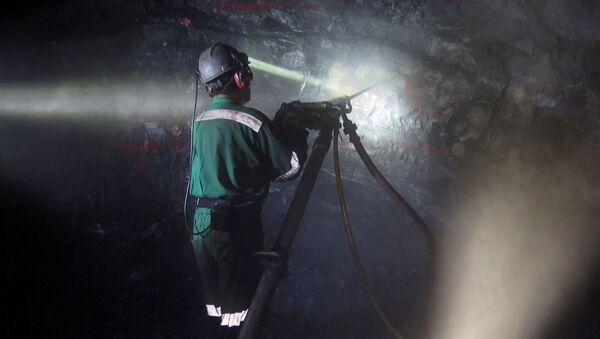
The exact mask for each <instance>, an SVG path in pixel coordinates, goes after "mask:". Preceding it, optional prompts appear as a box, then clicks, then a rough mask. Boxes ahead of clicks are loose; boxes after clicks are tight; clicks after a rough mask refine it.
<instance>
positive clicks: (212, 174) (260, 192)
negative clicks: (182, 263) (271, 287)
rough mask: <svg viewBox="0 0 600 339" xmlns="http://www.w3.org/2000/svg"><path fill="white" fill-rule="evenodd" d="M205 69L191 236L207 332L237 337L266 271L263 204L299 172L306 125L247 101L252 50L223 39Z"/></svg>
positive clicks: (196, 124) (202, 62)
mask: <svg viewBox="0 0 600 339" xmlns="http://www.w3.org/2000/svg"><path fill="white" fill-rule="evenodd" d="M198 73H199V77H200V81H201V82H202V84H203V85H204V87H205V89H206V91H207V93H208V95H209V96H210V97H211V98H212V102H211V103H210V104H209V105H208V106H207V107H205V108H204V109H203V110H202V111H201V112H199V113H198V115H197V116H196V117H195V119H194V121H193V126H192V128H193V134H192V150H191V152H192V154H191V164H192V165H191V174H190V186H189V194H190V195H191V196H192V201H193V203H194V204H195V207H196V209H195V213H194V222H193V232H192V233H193V235H192V243H193V248H194V254H195V257H196V262H197V264H198V267H199V269H200V273H201V277H202V278H201V283H202V287H201V288H202V292H203V298H204V302H205V303H206V313H207V315H208V319H209V322H208V326H207V327H206V328H205V332H206V333H204V337H206V338H234V337H235V336H236V335H237V333H238V331H239V328H240V326H241V324H242V322H243V321H244V319H245V317H246V315H247V312H248V306H249V305H250V301H251V300H252V296H253V294H254V291H255V289H256V286H257V284H258V281H259V279H260V275H261V273H262V269H261V267H260V266H259V265H258V264H257V263H256V261H255V260H254V258H253V254H254V253H256V252H258V251H261V250H263V231H262V223H261V208H262V205H263V202H264V200H265V197H266V195H267V193H268V191H269V184H270V182H271V181H287V180H291V179H293V178H295V177H296V176H298V174H299V173H300V170H301V167H302V163H303V161H304V159H305V158H306V149H307V143H306V136H307V134H308V133H307V132H306V130H305V129H303V128H301V127H298V126H297V125H294V126H282V127H281V128H275V127H274V125H273V124H272V122H271V121H270V120H269V119H268V118H267V117H266V116H265V115H264V114H263V113H261V112H260V111H258V110H256V109H253V108H250V107H247V106H245V104H246V103H247V102H248V101H250V87H251V83H252V71H251V69H250V66H249V61H248V56H247V55H246V54H245V53H242V52H239V51H237V50H236V49H235V48H233V47H231V46H229V45H226V44H222V43H217V44H214V45H212V46H211V47H209V48H208V49H206V50H205V51H204V52H202V54H201V55H200V58H199V66H198Z"/></svg>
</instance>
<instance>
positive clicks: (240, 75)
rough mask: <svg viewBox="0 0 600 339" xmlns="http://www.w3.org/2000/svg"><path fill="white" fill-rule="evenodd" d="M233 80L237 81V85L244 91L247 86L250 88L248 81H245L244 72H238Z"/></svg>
mask: <svg viewBox="0 0 600 339" xmlns="http://www.w3.org/2000/svg"><path fill="white" fill-rule="evenodd" d="M233 80H235V84H236V85H237V87H238V88H239V89H244V88H246V86H248V83H247V82H246V79H244V76H243V72H242V70H239V71H236V72H235V73H234V74H233Z"/></svg>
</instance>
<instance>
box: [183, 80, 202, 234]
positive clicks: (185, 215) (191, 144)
mask: <svg viewBox="0 0 600 339" xmlns="http://www.w3.org/2000/svg"><path fill="white" fill-rule="evenodd" d="M199 79H200V76H199V74H198V73H196V96H195V98H194V112H193V113H192V123H191V124H190V161H189V169H190V172H189V175H188V180H187V185H186V188H185V198H184V199H183V220H184V224H185V231H186V232H187V233H188V234H189V235H190V236H193V234H194V231H193V230H191V229H190V226H189V225H188V218H187V201H188V197H189V194H190V182H191V181H192V157H193V155H194V153H193V152H194V121H196V109H197V108H198V84H199Z"/></svg>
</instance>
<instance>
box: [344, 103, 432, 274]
mask: <svg viewBox="0 0 600 339" xmlns="http://www.w3.org/2000/svg"><path fill="white" fill-rule="evenodd" d="M342 120H343V122H344V133H346V134H348V135H349V136H350V142H352V144H353V145H354V148H355V149H356V152H357V153H358V156H359V157H360V159H361V160H362V162H363V163H364V164H365V166H366V167H367V169H368V170H369V172H370V173H371V175H372V176H373V178H374V179H375V181H376V182H377V183H378V184H379V185H380V186H381V187H382V188H383V189H384V190H385V191H386V192H387V193H388V194H389V195H390V196H391V197H392V198H393V199H394V200H395V201H396V202H397V203H398V204H399V205H400V207H401V208H402V209H403V210H404V211H405V212H406V213H407V214H408V215H409V216H410V218H411V219H412V220H413V222H414V223H416V224H417V225H418V226H419V228H420V229H421V231H423V233H424V234H425V237H426V241H427V246H428V247H429V251H430V252H429V253H430V255H429V265H428V266H429V271H430V273H432V272H434V270H435V269H434V267H435V264H436V244H435V238H434V236H433V232H432V231H431V228H430V227H429V226H428V225H427V223H426V222H425V220H423V218H422V217H421V216H420V215H419V213H417V211H415V209H414V208H412V206H410V204H409V203H408V202H407V201H406V200H405V199H404V198H403V197H402V196H401V195H400V193H398V191H396V189H394V187H393V186H392V185H391V184H390V183H389V182H388V181H387V180H386V179H385V177H384V176H383V174H381V172H380V171H379V169H378V168H377V166H375V163H373V160H372V159H371V157H370V156H369V154H368V153H367V151H366V150H365V147H364V146H363V144H362V143H361V141H360V137H359V136H358V134H357V133H356V125H355V124H354V123H353V122H352V121H351V120H350V119H348V116H347V115H346V114H342Z"/></svg>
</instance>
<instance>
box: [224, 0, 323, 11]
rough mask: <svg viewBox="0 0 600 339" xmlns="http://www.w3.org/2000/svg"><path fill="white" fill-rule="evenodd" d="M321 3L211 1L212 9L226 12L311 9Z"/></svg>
mask: <svg viewBox="0 0 600 339" xmlns="http://www.w3.org/2000/svg"><path fill="white" fill-rule="evenodd" d="M319 7H321V5H319V4H316V3H310V2H304V1H298V2H295V1H282V2H258V1H257V2H237V1H236V2H234V1H226V0H221V1H215V2H214V3H213V10H214V11H226V12H259V11H266V10H269V9H313V8H319Z"/></svg>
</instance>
